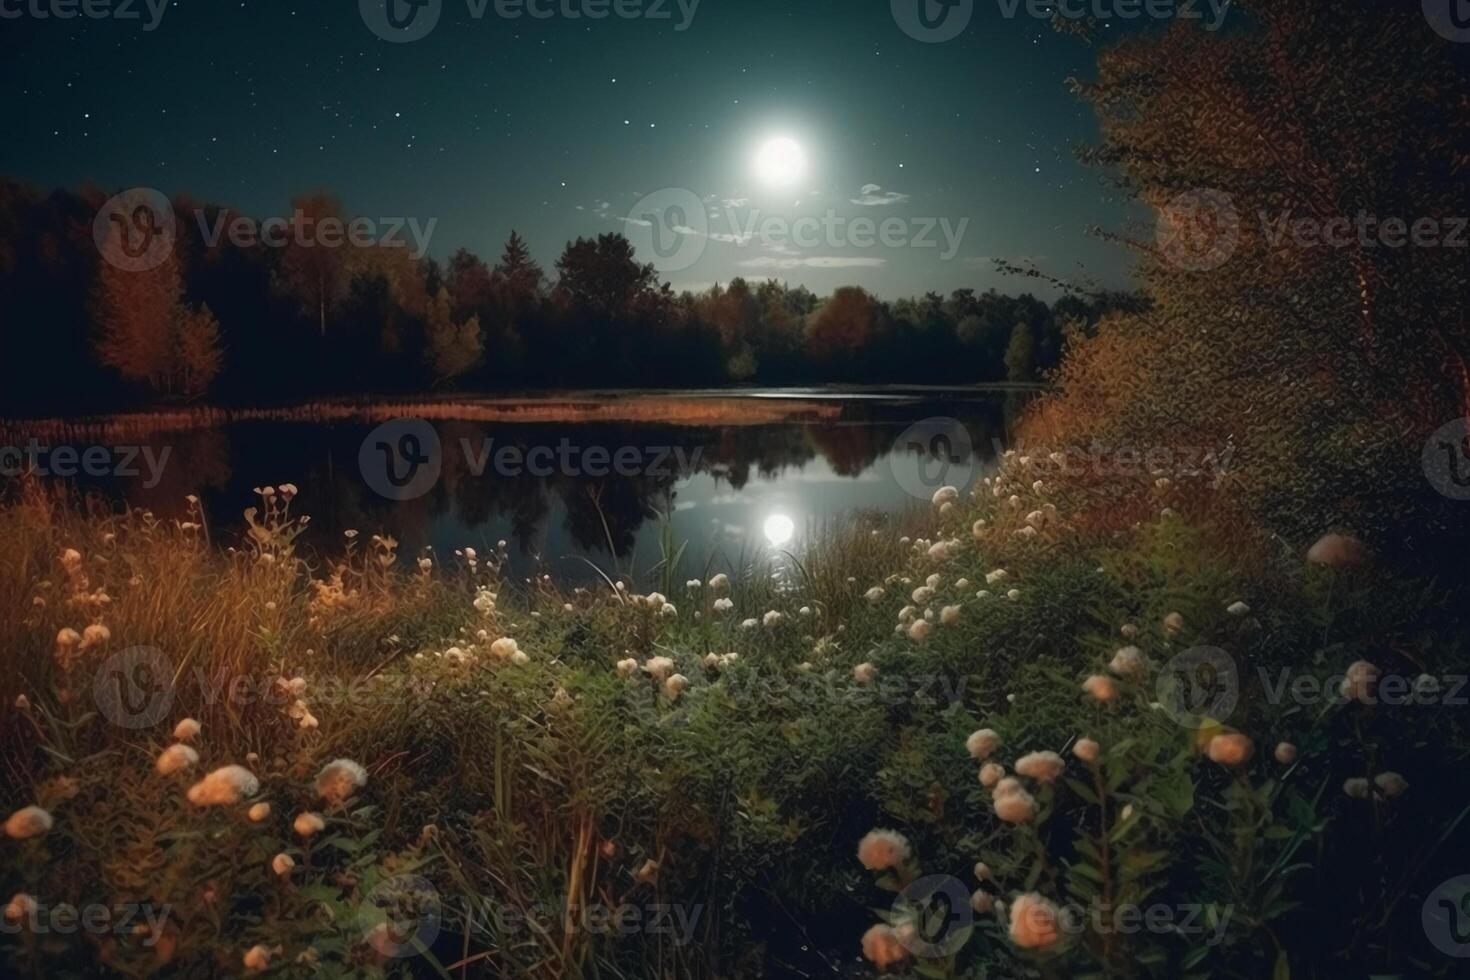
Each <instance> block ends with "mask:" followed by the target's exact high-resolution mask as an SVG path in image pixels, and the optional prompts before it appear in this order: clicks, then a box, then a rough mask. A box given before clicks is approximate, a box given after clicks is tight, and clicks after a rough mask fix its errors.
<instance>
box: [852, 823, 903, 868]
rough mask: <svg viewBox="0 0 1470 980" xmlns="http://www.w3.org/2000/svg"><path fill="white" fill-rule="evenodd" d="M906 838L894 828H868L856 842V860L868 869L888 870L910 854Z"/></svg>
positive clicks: (899, 863) (900, 864) (898, 865)
mask: <svg viewBox="0 0 1470 980" xmlns="http://www.w3.org/2000/svg"><path fill="white" fill-rule="evenodd" d="M912 853H913V852H912V850H911V849H910V848H909V842H908V838H906V837H904V835H903V834H900V833H899V832H898V831H896V830H870V831H868V832H867V834H865V835H864V836H863V839H862V840H861V841H859V842H858V851H857V854H858V860H859V861H861V862H862V865H863V867H865V868H867V869H868V870H869V871H890V870H892V869H894V868H897V867H900V866H902V865H904V864H907V863H908V860H909V858H910V857H911V856H912Z"/></svg>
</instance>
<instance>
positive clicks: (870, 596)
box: [863, 585, 887, 606]
mask: <svg viewBox="0 0 1470 980" xmlns="http://www.w3.org/2000/svg"><path fill="white" fill-rule="evenodd" d="M885 595H887V593H886V592H884V591H883V586H881V585H875V586H873V587H872V588H871V589H869V590H868V591H867V592H864V593H863V598H864V599H867V600H868V604H869V605H872V606H876V605H877V604H878V603H880V602H882V601H883V597H884V596H885Z"/></svg>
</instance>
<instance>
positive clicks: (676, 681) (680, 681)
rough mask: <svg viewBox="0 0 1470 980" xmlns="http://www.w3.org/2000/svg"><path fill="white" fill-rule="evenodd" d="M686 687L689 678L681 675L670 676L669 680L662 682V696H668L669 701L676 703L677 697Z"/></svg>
mask: <svg viewBox="0 0 1470 980" xmlns="http://www.w3.org/2000/svg"><path fill="white" fill-rule="evenodd" d="M688 687H689V678H687V677H685V676H684V675H683V674H671V675H670V676H669V679H668V680H666V681H664V694H666V695H668V698H669V700H670V701H677V700H679V695H681V694H683V693H684V690H685V689H686V688H688Z"/></svg>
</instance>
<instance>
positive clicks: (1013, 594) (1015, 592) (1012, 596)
mask: <svg viewBox="0 0 1470 980" xmlns="http://www.w3.org/2000/svg"><path fill="white" fill-rule="evenodd" d="M1006 598H1007V599H1009V600H1011V601H1012V602H1015V601H1016V600H1017V599H1019V598H1021V590H1020V589H1012V590H1011V591H1009V592H1007V593H1006Z"/></svg>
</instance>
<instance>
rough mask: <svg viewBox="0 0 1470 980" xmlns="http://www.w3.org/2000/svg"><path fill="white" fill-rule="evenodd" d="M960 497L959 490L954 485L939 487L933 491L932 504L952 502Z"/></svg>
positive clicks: (936, 505)
mask: <svg viewBox="0 0 1470 980" xmlns="http://www.w3.org/2000/svg"><path fill="white" fill-rule="evenodd" d="M959 499H960V492H959V491H958V490H956V489H955V488H954V487H940V488H939V489H938V490H936V491H934V499H933V504H934V506H935V507H939V506H941V505H943V504H952V503H954V502H955V501H957V500H959Z"/></svg>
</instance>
